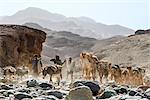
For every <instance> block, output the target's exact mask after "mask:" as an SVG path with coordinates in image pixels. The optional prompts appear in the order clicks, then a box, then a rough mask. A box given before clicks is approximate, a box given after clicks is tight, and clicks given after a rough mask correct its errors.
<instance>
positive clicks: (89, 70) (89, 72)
mask: <svg viewBox="0 0 150 100" xmlns="http://www.w3.org/2000/svg"><path fill="white" fill-rule="evenodd" d="M80 61H81V66H82V77H84V79H86V80H91V79H93V80H94V81H95V78H96V66H97V64H96V63H97V61H98V59H97V57H96V56H94V55H92V54H91V53H85V52H83V53H81V54H80Z"/></svg>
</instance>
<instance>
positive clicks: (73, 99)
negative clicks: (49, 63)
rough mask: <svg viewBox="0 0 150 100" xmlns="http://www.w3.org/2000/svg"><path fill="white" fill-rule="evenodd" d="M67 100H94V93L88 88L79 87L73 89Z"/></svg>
mask: <svg viewBox="0 0 150 100" xmlns="http://www.w3.org/2000/svg"><path fill="white" fill-rule="evenodd" d="M65 100H93V97H92V91H91V90H90V88H89V87H87V86H79V87H76V88H73V89H71V90H70V92H69V94H68V95H67V96H66V98H65Z"/></svg>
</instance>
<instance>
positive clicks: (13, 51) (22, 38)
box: [0, 25, 46, 67]
mask: <svg viewBox="0 0 150 100" xmlns="http://www.w3.org/2000/svg"><path fill="white" fill-rule="evenodd" d="M45 39H46V33H45V32H43V31H41V30H37V29H33V28H29V27H26V26H20V25H0V66H1V67H3V66H7V65H16V66H20V65H23V64H24V65H28V64H29V63H30V59H31V57H32V56H34V54H38V55H40V54H41V51H42V43H43V42H44V41H45Z"/></svg>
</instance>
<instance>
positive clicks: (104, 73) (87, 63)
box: [80, 52, 145, 86]
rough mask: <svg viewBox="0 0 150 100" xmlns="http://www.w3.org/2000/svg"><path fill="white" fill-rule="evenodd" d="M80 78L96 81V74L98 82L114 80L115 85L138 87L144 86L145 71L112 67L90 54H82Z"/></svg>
mask: <svg viewBox="0 0 150 100" xmlns="http://www.w3.org/2000/svg"><path fill="white" fill-rule="evenodd" d="M80 61H81V66H82V76H83V78H84V79H86V80H91V79H92V80H93V81H95V79H96V72H98V75H99V82H100V83H103V80H104V79H105V80H106V82H107V81H109V80H111V81H112V80H114V81H115V82H116V83H117V84H121V85H133V86H139V85H143V84H144V80H143V79H144V75H145V70H144V69H142V68H140V67H132V66H128V65H123V64H122V65H112V64H111V63H110V62H108V61H104V60H99V59H98V58H97V57H96V56H95V55H93V54H92V53H87V52H83V53H81V54H80Z"/></svg>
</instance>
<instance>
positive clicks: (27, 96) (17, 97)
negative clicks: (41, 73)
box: [14, 93, 32, 100]
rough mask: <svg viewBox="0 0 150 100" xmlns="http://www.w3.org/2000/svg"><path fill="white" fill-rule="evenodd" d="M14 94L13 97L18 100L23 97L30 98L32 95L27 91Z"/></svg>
mask: <svg viewBox="0 0 150 100" xmlns="http://www.w3.org/2000/svg"><path fill="white" fill-rule="evenodd" d="M14 96H15V99H18V100H21V99H24V98H29V99H32V97H31V96H30V95H29V94H27V93H16V94H15V95H14Z"/></svg>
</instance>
